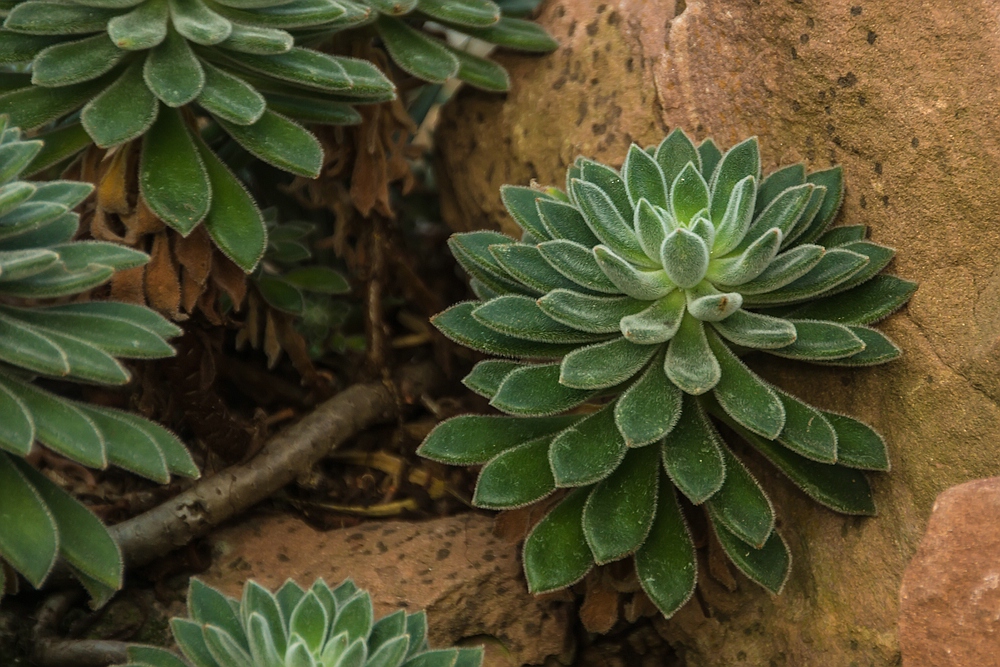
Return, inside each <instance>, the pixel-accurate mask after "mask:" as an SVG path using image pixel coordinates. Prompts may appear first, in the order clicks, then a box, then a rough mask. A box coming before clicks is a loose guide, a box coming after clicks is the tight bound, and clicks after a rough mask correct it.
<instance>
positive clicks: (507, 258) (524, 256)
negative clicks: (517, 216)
mask: <svg viewBox="0 0 1000 667" xmlns="http://www.w3.org/2000/svg"><path fill="white" fill-rule="evenodd" d="M490 253H491V254H492V255H493V257H494V259H496V261H497V263H498V264H499V265H500V266H502V267H503V268H504V270H505V271H506V272H507V273H508V274H509V275H511V276H513V277H514V278H516V279H517V280H518V281H520V282H521V283H522V284H524V285H527V286H528V287H530V288H531V289H533V290H536V291H538V292H541V293H543V294H544V293H546V292H550V291H552V290H555V289H579V286H578V285H577V284H576V283H575V282H573V281H572V280H570V279H569V278H567V277H566V276H564V275H563V274H561V273H559V272H558V271H556V270H555V269H553V268H552V266H551V265H550V264H549V263H548V262H546V261H545V259H543V258H542V254H541V251H540V250H539V249H538V246H537V245H530V244H527V243H505V244H502V245H495V246H490Z"/></svg>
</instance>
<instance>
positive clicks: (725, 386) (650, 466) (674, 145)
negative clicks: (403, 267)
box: [419, 130, 916, 616]
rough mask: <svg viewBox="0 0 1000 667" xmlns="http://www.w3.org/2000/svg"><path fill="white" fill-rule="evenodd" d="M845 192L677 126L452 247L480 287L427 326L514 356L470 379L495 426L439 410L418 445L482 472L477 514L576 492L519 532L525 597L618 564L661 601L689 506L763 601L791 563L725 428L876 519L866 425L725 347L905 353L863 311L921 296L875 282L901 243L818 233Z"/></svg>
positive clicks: (796, 476) (875, 357)
mask: <svg viewBox="0 0 1000 667" xmlns="http://www.w3.org/2000/svg"><path fill="white" fill-rule="evenodd" d="M842 192H843V184H842V174H841V171H840V169H839V168H833V169H828V170H825V171H820V172H814V173H812V174H807V173H806V170H805V168H804V166H803V165H792V166H789V167H785V168H783V169H780V170H778V171H776V172H774V173H772V174H770V175H769V176H768V177H767V178H766V179H763V180H761V175H760V157H759V153H758V149H757V142H756V139H748V140H746V141H744V142H742V143H740V144H737V145H736V146H734V147H733V148H731V149H730V150H729V151H728V152H726V153H725V154H722V153H721V151H719V150H718V149H717V148H716V147H715V144H714V143H713V142H712V141H711V140H707V141H705V142H704V143H702V144H701V145H700V146H697V147H696V146H695V145H694V143H693V142H691V140H690V139H689V138H688V137H687V135H685V134H684V133H683V132H682V131H680V130H675V131H674V132H673V133H671V134H670V136H668V137H667V138H666V139H665V140H664V141H663V142H662V143H661V144H660V145H659V146H656V147H651V148H648V149H645V150H644V149H641V148H639V147H637V146H633V147H632V149H631V150H630V151H629V153H628V156H627V157H626V159H625V163H624V166H623V167H622V169H621V171H620V172H619V171H616V170H613V169H611V168H609V167H606V166H604V165H601V164H598V163H596V162H591V161H589V160H585V159H582V158H581V159H579V160H577V162H576V164H575V165H574V166H573V167H572V168H571V169H570V172H569V174H568V177H567V188H566V191H565V192H564V191H562V190H559V189H556V188H547V189H545V190H537V189H529V188H521V187H511V186H508V187H506V188H504V190H503V197H504V202H505V204H506V205H507V208H508V210H509V211H510V213H511V215H512V217H513V218H514V220H515V221H516V222H517V223H518V224H519V225H520V226H521V228H522V229H523V230H524V235H523V237H522V239H521V241H517V240H515V239H513V238H510V237H508V236H505V235H503V234H498V233H496V232H471V233H467V234H457V235H455V236H454V237H452V240H451V242H450V245H451V248H452V251H453V254H454V255H455V257H456V259H457V260H458V262H459V263H460V264H461V265H462V267H463V268H464V269H465V270H466V271H467V272H468V273H469V275H470V276H471V277H472V288H473V290H474V291H475V292H476V294H477V296H479V297H480V300H478V301H472V302H465V303H460V304H457V305H455V306H453V307H452V308H450V309H448V310H446V311H445V312H443V313H441V314H439V315H438V316H437V317H436V318H435V320H434V323H435V325H436V326H437V327H438V329H440V330H441V331H442V332H443V333H444V334H445V335H446V336H448V337H449V338H451V339H452V340H454V341H456V342H458V343H460V344H462V345H465V346H468V347H471V348H473V349H476V350H479V351H483V352H487V353H490V354H494V355H498V356H500V357H506V358H505V359H488V360H485V361H482V362H480V363H479V364H477V365H476V366H475V368H474V369H473V370H472V372H471V373H470V374H469V375H468V376H467V377H466V378H465V380H464V382H465V384H466V386H468V387H469V388H470V389H472V390H473V391H475V392H477V393H479V394H481V395H483V396H485V397H487V398H488V399H490V403H491V405H492V406H493V407H495V408H497V409H498V410H500V411H502V412H505V413H507V414H508V415H511V416H472V415H465V416H460V417H456V418H453V419H451V420H448V421H446V422H444V423H443V424H441V425H439V426H438V427H437V428H436V429H435V430H434V431H433V432H432V433H431V434H430V435H429V436H428V438H427V439H426V440H425V442H424V443H423V445H422V446H421V448H420V450H419V453H420V454H421V455H423V456H425V457H427V458H430V459H434V460H437V461H442V462H445V463H450V464H453V465H482V466H483V469H482V472H481V473H480V477H479V481H478V483H477V487H476V492H475V496H474V503H475V504H476V505H477V506H480V507H485V508H491V509H509V508H516V507H521V506H524V505H528V504H531V503H534V502H537V501H539V500H541V499H543V498H546V497H547V496H549V495H550V494H553V493H555V492H557V490H559V489H572V491H571V492H570V493H568V494H567V495H565V497H563V498H562V499H561V500H560V501H559V502H558V504H557V505H555V507H554V508H553V509H552V510H551V511H549V512H548V514H547V515H546V516H545V518H543V519H542V520H541V521H540V522H539V523H538V524H537V526H536V527H535V528H534V530H533V531H532V532H531V534H530V535H529V537H528V539H527V541H526V543H525V547H524V567H525V573H526V575H527V579H528V584H529V587H530V589H531V590H532V591H534V592H545V591H550V590H556V589H560V588H564V587H566V586H569V585H571V584H573V583H574V582H576V581H578V580H579V579H581V578H582V577H583V576H584V575H585V574H586V573H587V572H588V571H589V570H590V569H591V568H592V567H593V566H594V565H595V564H597V565H600V564H604V563H609V562H612V561H616V560H620V559H623V558H626V557H629V556H633V557H634V561H635V567H636V570H637V573H638V575H639V580H640V582H641V584H642V587H643V589H644V590H645V591H646V593H647V594H648V595H649V597H650V598H651V599H652V600H653V601H654V603H655V604H656V605H657V606H658V607H659V609H660V610H661V611H662V612H663V614H664V615H667V616H669V615H671V614H672V613H673V612H675V611H676V610H677V609H678V608H679V607H680V606H681V605H682V604H683V603H684V602H685V601H686V600H687V599H688V598H689V597H690V595H691V593H692V591H693V590H694V583H695V579H696V576H695V575H696V561H695V556H694V547H693V542H692V539H691V536H690V534H689V531H688V529H687V526H686V523H685V519H684V512H683V511H682V504H681V499H683V502H684V503H687V504H690V505H694V506H701V507H704V509H705V511H706V513H707V516H708V520H709V524H710V525H711V527H712V530H713V531H714V533H715V535H716V536H717V537H718V540H719V542H720V543H721V545H722V548H723V549H724V551H725V552H726V553H727V554H728V556H729V558H730V560H731V561H732V562H733V563H734V564H735V565H736V566H737V567H738V568H739V569H740V570H741V571H742V572H743V573H745V574H746V575H747V576H748V577H750V578H751V579H753V580H754V581H756V582H758V583H760V584H761V585H762V586H764V587H765V588H767V589H768V590H770V591H772V592H774V593H777V592H779V591H780V590H781V588H782V586H783V584H784V582H785V580H786V578H787V576H788V572H789V568H790V562H791V558H790V554H789V551H788V549H787V546H786V545H785V543H784V541H783V540H782V538H781V536H780V535H778V533H777V532H776V531H775V529H774V527H775V511H774V508H773V507H772V504H771V502H770V500H769V499H768V498H767V496H766V494H765V493H764V491H763V489H762V488H761V486H760V485H759V484H758V483H757V481H756V480H755V479H754V477H753V475H752V474H751V473H750V471H749V470H748V469H747V467H746V466H745V465H744V463H743V462H742V461H741V460H740V459H739V458H738V457H737V456H735V455H734V454H733V453H732V451H730V448H729V447H728V445H727V444H726V443H725V441H724V440H723V438H722V437H721V436H720V433H719V431H718V429H717V426H716V424H717V423H722V424H724V425H726V427H728V428H729V429H730V430H731V431H732V432H734V433H735V434H736V435H738V436H739V437H741V438H742V439H743V440H745V441H746V442H747V443H749V445H750V446H751V447H752V448H753V449H755V450H757V452H759V453H760V454H761V455H763V457H764V458H765V459H766V460H767V461H769V462H770V463H771V464H772V465H773V466H775V467H776V468H778V470H780V471H781V472H782V473H783V474H784V475H785V476H787V477H788V478H789V479H790V480H792V481H793V482H794V483H795V484H797V485H798V486H799V487H800V488H801V489H802V490H803V491H804V492H805V493H806V494H807V495H809V496H810V497H812V498H813V499H814V500H816V501H817V502H819V503H820V504H822V505H824V506H826V507H829V508H830V509H833V510H835V511H837V512H841V513H845V514H855V515H873V514H874V513H875V506H874V503H873V500H872V494H871V487H870V485H869V483H868V480H867V478H866V477H865V473H864V471H866V470H871V471H886V470H888V468H889V461H888V455H887V452H886V447H885V443H884V442H883V440H882V438H881V437H880V436H879V435H878V434H877V433H876V432H875V431H874V430H872V429H871V428H870V427H869V426H867V425H865V424H863V423H862V422H860V421H857V420H855V419H853V418H850V417H847V416H843V415H839V414H836V413H833V412H829V411H824V410H821V409H818V408H815V407H813V406H810V405H808V404H806V403H804V402H802V401H800V400H798V399H796V398H794V397H793V396H791V395H790V394H788V393H787V392H784V391H782V390H781V389H779V388H777V387H774V386H772V385H770V384H769V383H768V382H766V381H764V380H763V379H761V378H760V377H759V376H758V375H756V374H755V373H754V372H753V371H752V370H750V369H749V368H748V367H747V366H746V365H745V364H744V363H743V361H742V359H741V357H742V356H744V355H746V354H747V353H749V352H753V351H761V352H764V353H767V354H770V355H774V356H777V357H782V358H789V359H794V360H800V361H806V362H810V363H816V364H821V365H840V366H872V365H876V364H881V363H885V362H888V361H891V360H892V359H895V358H896V357H898V356H899V354H900V351H899V348H897V347H896V346H895V344H893V343H892V342H891V341H890V340H889V339H888V338H887V337H886V336H885V335H883V334H882V333H880V332H878V331H877V330H875V329H874V328H872V327H871V326H870V325H871V324H873V323H875V322H877V321H878V320H881V319H883V318H884V317H886V316H888V315H889V314H890V313H892V312H893V311H895V310H896V309H898V308H900V307H901V306H902V305H903V304H905V303H906V301H907V300H908V299H909V298H910V296H911V295H912V294H913V292H914V290H915V289H916V286H915V285H914V284H913V283H911V282H908V281H905V280H902V279H900V278H897V277H895V276H889V275H879V274H880V272H881V271H882V269H883V268H885V266H886V265H887V264H888V263H889V261H890V260H891V259H892V257H893V255H894V252H893V251H892V250H891V249H889V248H886V247H884V246H881V245H878V244H875V243H873V242H871V241H868V240H866V238H865V237H866V229H865V227H864V226H862V225H854V226H843V227H835V228H832V229H831V228H830V225H831V223H832V222H833V220H834V218H835V216H836V214H837V211H838V209H839V206H840V203H841V200H842ZM678 494H679V495H678Z"/></svg>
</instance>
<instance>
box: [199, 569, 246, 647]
mask: <svg viewBox="0 0 1000 667" xmlns="http://www.w3.org/2000/svg"><path fill="white" fill-rule="evenodd" d="M187 604H188V611H189V613H190V614H191V618H193V619H194V620H196V621H198V622H199V623H202V624H205V625H208V624H211V625H214V626H217V627H219V628H220V629H221V630H223V631H224V632H226V633H227V634H228V635H229V636H230V637H232V638H233V639H236V640H237V641H239V642H240V643H245V641H246V633H245V632H244V630H243V625H242V623H241V622H240V619H239V617H238V616H237V615H236V612H235V611H234V610H233V608H232V607H231V606H230V604H229V600H228V599H227V598H226V596H225V595H223V594H222V593H220V592H219V591H217V590H216V589H214V588H212V587H211V586H209V585H207V584H205V583H204V582H202V581H201V580H200V579H197V578H192V579H191V583H190V585H189V587H188V600H187Z"/></svg>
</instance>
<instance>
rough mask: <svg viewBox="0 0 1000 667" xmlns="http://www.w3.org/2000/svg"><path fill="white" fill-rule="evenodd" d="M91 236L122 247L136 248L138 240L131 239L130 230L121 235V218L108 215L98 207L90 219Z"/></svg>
mask: <svg viewBox="0 0 1000 667" xmlns="http://www.w3.org/2000/svg"><path fill="white" fill-rule="evenodd" d="M88 221H89V229H90V235H91V236H93V237H94V238H95V239H97V240H98V241H110V242H111V243H121V244H122V245H127V246H135V244H136V241H137V240H138V239H137V238H134V237H132V238H130V237H129V234H130V232H129V230H128V229H127V228H126V229H125V230H124V231H125V235H124V236H123V235H121V234H120V233H119V232H118V230H119V229H121V225H120V224H117V223H118V222H119V218H118V216H117V215H115V214H113V213H111V214H109V213H107V212H106V211H105V210H104V209H103V208H101V207H100V206H98V207H97V208H96V209H95V210H94V213H93V215H91V216H89V217H88Z"/></svg>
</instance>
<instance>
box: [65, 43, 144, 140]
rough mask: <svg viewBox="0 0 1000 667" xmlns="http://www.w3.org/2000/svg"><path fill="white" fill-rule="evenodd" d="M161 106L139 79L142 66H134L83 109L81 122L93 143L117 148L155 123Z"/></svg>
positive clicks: (139, 64)
mask: <svg viewBox="0 0 1000 667" xmlns="http://www.w3.org/2000/svg"><path fill="white" fill-rule="evenodd" d="M159 108H160V104H159V102H157V100H156V97H154V96H153V93H152V92H150V90H149V88H148V87H147V86H146V83H145V81H143V78H142V64H141V63H140V62H135V63H133V64H132V65H131V66H129V68H128V69H126V70H125V72H124V73H123V74H122V75H121V76H120V77H118V80H117V81H115V82H114V83H113V84H111V85H110V86H108V87H107V88H106V89H105V90H104V91H103V92H102V93H101V94H100V95H98V96H97V97H95V98H94V99H92V100H91V101H90V102H88V103H87V105H86V106H84V108H83V113H82V114H81V120H82V121H83V127H84V129H86V130H87V133H88V134H89V135H90V136H91V137H93V139H94V143H96V144H97V145H98V146H100V147H102V148H107V147H110V146H117V145H118V144H121V143H125V142H126V141H131V140H132V139H135V138H137V137H140V136H142V135H143V134H145V133H146V131H147V130H149V128H150V127H151V126H152V124H153V121H155V120H156V115H157V112H158V111H159Z"/></svg>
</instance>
